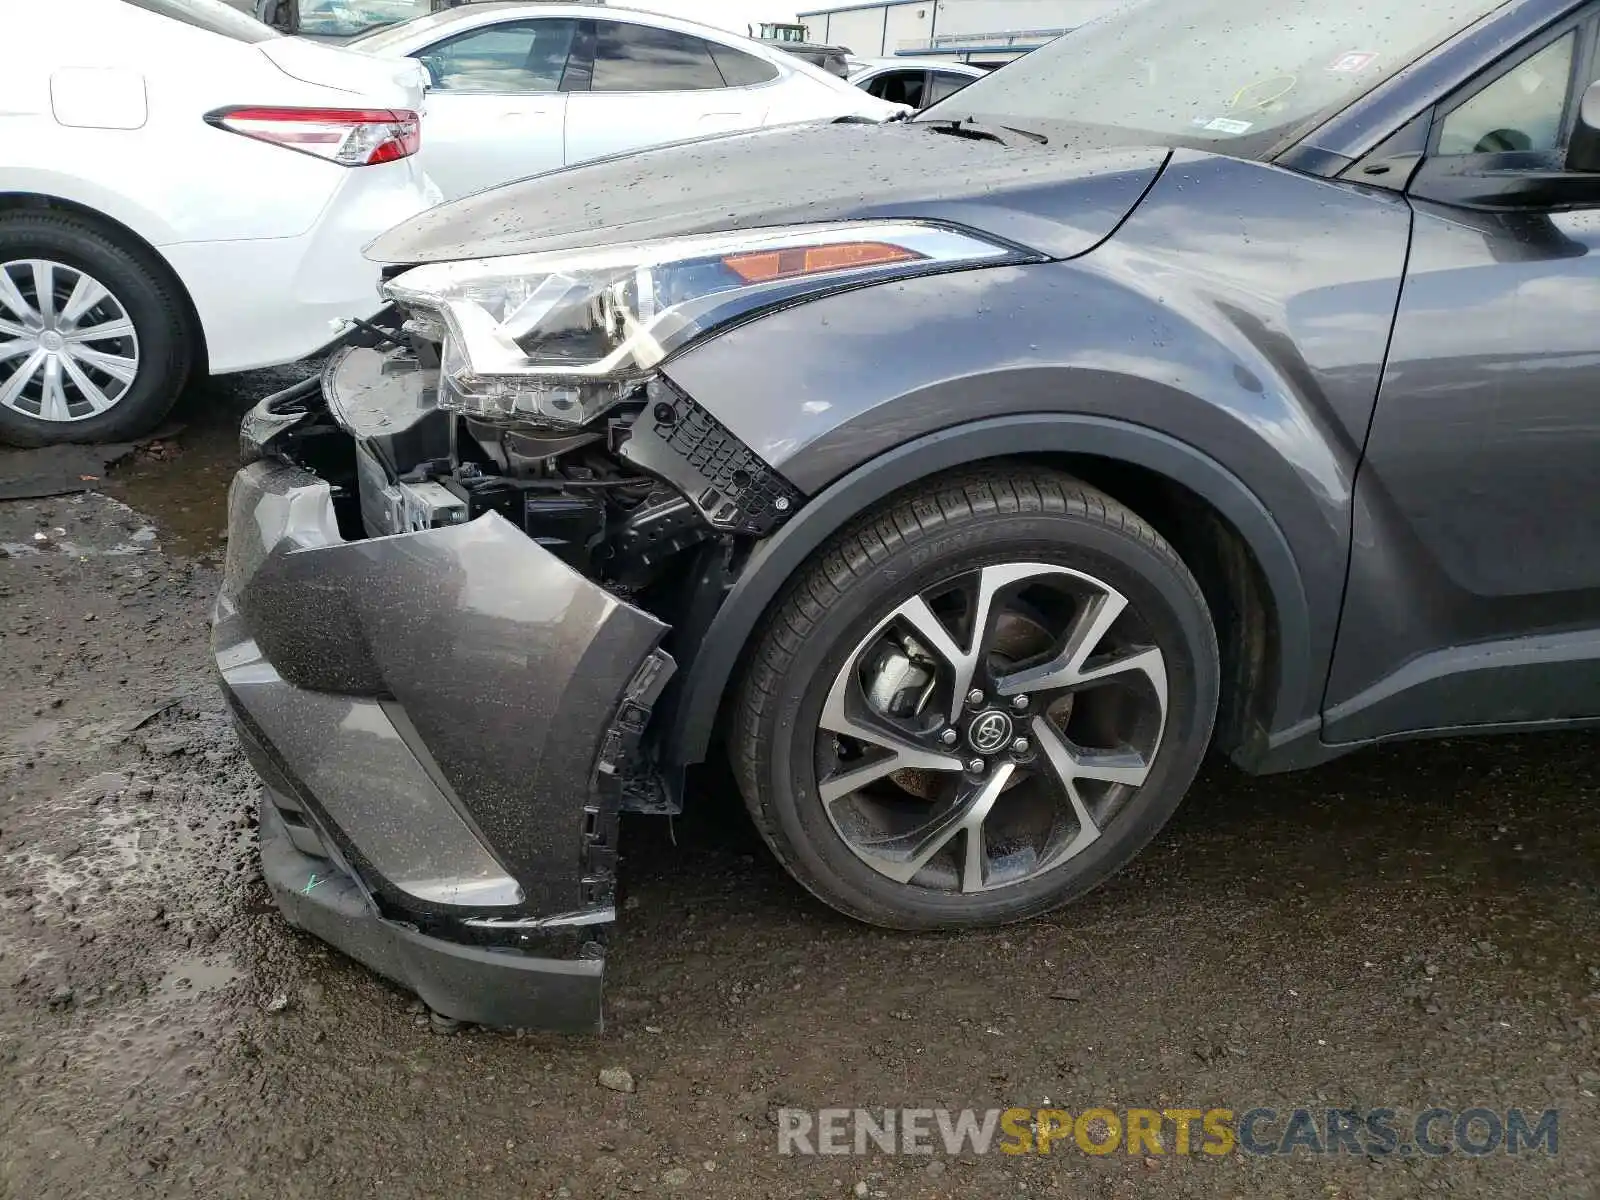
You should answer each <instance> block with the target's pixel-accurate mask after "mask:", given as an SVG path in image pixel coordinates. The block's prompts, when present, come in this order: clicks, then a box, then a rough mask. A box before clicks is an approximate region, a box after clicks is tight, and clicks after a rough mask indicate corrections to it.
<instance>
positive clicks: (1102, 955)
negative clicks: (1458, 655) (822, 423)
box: [0, 376, 1600, 1200]
mask: <svg viewBox="0 0 1600 1200" xmlns="http://www.w3.org/2000/svg"><path fill="white" fill-rule="evenodd" d="M281 382H282V378H281V376H280V377H276V378H275V377H272V376H252V377H245V378H242V379H240V380H237V381H235V382H233V383H232V384H229V385H227V386H212V387H211V388H209V389H204V390H197V391H196V392H195V394H193V395H192V396H190V397H189V398H188V400H187V402H186V404H185V406H184V408H183V409H181V410H180V413H179V416H180V418H182V419H183V420H185V421H187V422H188V423H189V425H188V428H187V429H186V430H185V431H184V432H183V433H182V434H181V435H179V436H177V437H176V438H174V439H172V440H170V441H167V442H164V443H162V444H161V445H159V446H157V447H155V448H154V449H153V450H147V451H145V452H144V453H142V454H141V455H140V456H139V457H138V458H137V459H135V460H133V461H132V462H130V463H128V464H125V465H124V467H123V468H122V469H120V470H119V471H118V472H116V473H114V474H113V475H112V476H111V477H110V478H108V479H106V480H104V481H94V482H93V486H96V487H101V488H103V489H104V491H103V492H95V493H90V494H86V495H82V496H77V497H67V498H60V499H52V500H42V501H17V502H10V503H6V504H3V505H0V546H3V547H4V551H5V553H4V556H3V557H0V695H3V697H4V704H3V712H4V721H3V722H0V1195H7V1196H17V1197H44V1196H51V1197H53V1196H117V1197H122V1196H134V1197H138V1196H167V1195H172V1196H187V1195H204V1196H208V1197H229V1196H273V1197H278V1196H285V1197H302V1196H303V1197H317V1198H319V1200H338V1198H341V1197H367V1196H372V1195H381V1196H385V1197H412V1196H418V1197H421V1196H447V1195H448V1196H455V1195H461V1196H466V1195H472V1196H482V1197H495V1196H508V1197H509V1196H516V1197H534V1196H571V1197H607V1196H633V1195H645V1196H665V1195H682V1196H688V1197H709V1198H714V1200H733V1198H739V1200H742V1198H744V1197H769V1196H770V1197H780V1196H782V1197H787V1196H796V1197H799V1196H805V1197H830V1196H840V1197H844V1196H859V1195H870V1196H876V1197H922V1196H949V1197H983V1198H985V1200H988V1198H992V1197H999V1196H1010V1195H1023V1194H1035V1195H1052V1196H1074V1197H1077V1196H1087V1197H1122V1196H1130V1197H1131V1196H1156V1197H1169V1196H1213V1195H1215V1196H1274V1197H1281V1196H1295V1197H1298V1196H1316V1197H1368V1196H1380V1197H1403V1196H1404V1197H1409V1196H1415V1195H1422V1194H1431V1193H1441V1194H1448V1195H1453V1196H1494V1197H1507V1196H1536V1197H1557V1196H1562V1197H1578V1196H1593V1195H1596V1194H1597V1187H1600V1185H1597V1184H1596V1182H1595V1180H1596V1179H1600V1174H1597V1162H1596V1152H1595V1151H1596V1133H1597V1131H1600V1112H1597V1105H1600V1100H1597V1099H1596V1094H1597V1093H1600V1055H1597V1042H1596V1036H1595V1022H1596V1020H1597V1019H1600V936H1597V933H1596V930H1597V928H1600V879H1597V870H1596V864H1597V862H1600V804H1597V800H1600V784H1597V782H1596V770H1595V768H1596V765H1597V763H1600V737H1596V736H1593V735H1570V736H1547V737H1543V738H1538V739H1531V738H1530V739H1506V740H1494V741H1484V742H1479V743H1468V742H1461V743H1433V744H1419V745H1410V746H1402V747H1396V748H1393V749H1389V750H1384V751H1381V752H1374V753H1368V754H1362V755H1358V756H1355V757H1352V758H1349V759H1346V760H1344V761H1343V762H1340V763H1336V764H1334V765H1332V766H1330V767H1326V768H1323V769H1321V770H1320V771H1317V772H1313V773H1309V774H1303V775H1298V776H1289V777H1280V778H1275V779H1265V780H1252V779H1248V778H1246V777H1244V776H1242V775H1240V774H1239V773H1238V772H1236V771H1234V770H1232V769H1231V768H1229V767H1227V766H1225V765H1216V766H1213V767H1211V768H1209V769H1208V770H1207V772H1206V773H1205V774H1204V775H1203V777H1202V779H1201V782H1200V784H1199V785H1198V786H1197V788H1196V790H1195V793H1194V795H1193V797H1192V798H1191V799H1190V800H1189V802H1188V803H1187V804H1186V805H1185V806H1184V807H1183V809H1182V810H1181V811H1180V813H1179V815H1178V816H1177V818H1176V819H1175V820H1174V821H1173V823H1172V825H1171V826H1170V827H1169V829H1168V830H1167V831H1166V833H1165V834H1164V835H1163V837H1162V838H1161V839H1160V840H1159V841H1158V843H1157V844H1156V845H1155V846H1154V847H1153V848H1152V849H1151V850H1150V851H1149V852H1147V853H1146V854H1145V856H1144V857H1143V858H1142V859H1141V860H1140V861H1139V862H1138V863H1137V864H1136V865H1135V866H1134V867H1133V868H1132V869H1130V870H1129V871H1127V872H1126V873H1124V874H1123V875H1122V876H1121V877H1119V878H1118V879H1116V880H1115V881H1114V882H1113V883H1112V884H1111V885H1109V886H1108V887H1106V888H1104V889H1103V890H1101V891H1100V892H1099V893H1097V894H1095V895H1094V896H1092V897H1091V898H1089V899H1088V900H1087V901H1085V902H1083V903H1080V904H1079V905H1077V906H1076V907H1074V908H1072V909H1070V910H1069V911H1067V912H1064V913H1061V914H1059V915H1057V916H1055V917H1052V918H1050V919H1048V920H1044V921H1040V922H1037V923H1034V924H1030V925H1026V926H1022V927H1017V928H1013V929H1010V930H1006V931H1003V932H999V933H989V934H981V935H966V936H929V937H909V936H903V935H892V934H885V933H880V932H875V931H872V930H868V929H865V928H862V927H859V926H856V925H853V924H851V923H849V922H847V921H845V920H843V919H841V918H839V917H837V916H835V915H833V914H832V913H831V912H829V911H827V910H825V909H824V908H822V907H821V906H819V905H818V904H817V903H815V902H813V901H812V900H810V899H809V898H808V897H807V896H806V895H805V894H804V893H803V892H801V891H800V889H798V888H797V887H796V886H794V885H793V884H791V883H790V882H789V880H788V879H787V878H786V877H785V876H784V875H783V874H782V873H781V872H780V871H779V869H778V868H777V867H776V866H775V865H774V864H773V862H772V861H771V860H770V859H769V858H768V856H767V855H766V853H765V852H764V850H763V848H762V847H761V846H760V844H759V843H758V841H757V840H756V838H755V837H754V835H753V834H752V832H751V830H750V829H749V827H748V825H747V823H746V820H745V818H744V815H743V812H742V810H741V809H740V807H739V806H738V804H737V802H736V800H735V799H734V797H733V796H732V795H731V794H730V791H729V788H728V786H727V784H726V782H725V781H723V780H721V779H720V778H718V777H716V776H712V777H708V778H707V779H705V780H702V781H701V783H700V785H699V787H698V788H697V792H696V795H695V797H694V800H695V803H694V805H693V808H692V810H691V812H690V813H689V814H688V815H687V816H686V817H685V818H682V819H680V820H678V821H677V822H675V823H674V824H673V825H671V826H669V825H668V823H667V822H665V821H664V820H661V819H643V818H640V819H632V820H629V821H626V822H625V824H624V829H623V846H624V851H625V855H624V859H623V863H622V878H623V884H624V889H625V896H626V901H625V904H624V913H623V916H624V919H623V921H622V924H621V928H620V931H619V935H618V938H617V940H616V942H615V944H614V950H613V953H612V956H611V967H610V971H611V974H610V990H609V999H608V1010H607V1021H608V1029H607V1031H606V1033H605V1034H603V1035H600V1036H596V1037H581V1038H562V1037H554V1036H543V1035H539V1036H520V1037H519V1036H516V1035H511V1034H502V1033H491V1032H485V1031H481V1030H469V1031H466V1032H462V1033H457V1034H455V1035H453V1036H445V1035H441V1034H438V1033H435V1032H433V1030H432V1029H431V1027H430V1025H429V1020H428V1017H427V1015H426V1014H424V1013H422V1012H420V1011H419V1010H418V1006H417V1005H416V1004H414V1003H413V1002H412V1001H411V999H410V998H409V997H407V996H406V995H403V994H401V993H400V992H399V991H397V990H396V989H394V988H392V987H390V986H389V985H387V984H385V983H383V982H382V981H380V980H378V979H377V978H375V977H374V976H372V975H371V974H369V973H368V972H366V971H365V970H363V969H361V968H359V967H356V966H355V965H353V964H351V963H350V962H348V961H346V960H344V959H342V958H341V957H340V956H339V955H337V954H336V953H334V952H331V951H329V950H327V949H326V948H324V947H322V946H321V945H319V944H318V943H317V942H315V941H313V940H312V939H310V938H308V937H305V936H302V935H298V934H295V933H293V932H291V931H290V930H289V929H288V928H287V926H285V924H284V923H283V921H282V920H281V919H280V918H279V917H278V915H277V914H276V912H275V911H274V909H273V908H272V906H271V904H270V902H269V900H268V898H267V895H266V892H265V890H264V888H263V886H262V884H261V882H260V878H259V875H258V872H257V869H256V863H255V857H254V846H253V815H252V813H253V807H254V788H253V783H252V779H251V775H250V772H249V770H248V768H247V767H246V765H245V763H244V761H243V759H242V758H241V756H240V754H239V751H238V749H237V748H236V746H235V744H234V741H233V737H232V735H231V733H230V732H229V729H228V727H227V723H226V721H225V720H224V717H223V712H222V705H221V703H220V701H219V699H218V696H217V694H216V692H215V691H214V689H213V687H212V684H211V680H210V677H209V675H208V672H207V661H206V645H205V638H206V626H205V614H206V611H207V608H208V605H209V603H210V599H211V597H212V594H213V592H214V590H215V588H216V585H217V575H218V568H219V565H220V552H221V547H222V525H223V514H222V498H223V492H224V488H225V484H226V479H227V477H228V475H229V474H230V473H231V469H232V466H231V463H232V452H233V428H234V424H235V422H236V420H237V416H238V414H239V412H240V411H241V410H242V409H243V408H244V407H245V406H246V405H247V404H248V403H249V402H250V400H251V399H252V398H253V397H254V396H256V395H259V394H260V393H261V392H263V391H265V390H269V389H270V388H271V387H272V386H275V385H278V384H280V383H281ZM36 535H38V536H36ZM608 1067H622V1068H625V1069H626V1070H628V1071H629V1072H631V1074H632V1076H633V1078H634V1080H635V1081H636V1087H637V1090H636V1092H634V1093H633V1094H626V1093H620V1092H615V1091H610V1090H607V1089H605V1088H602V1087H600V1086H598V1084H597V1076H598V1073H599V1072H600V1071H601V1070H602V1068H608ZM1044 1103H1050V1104H1054V1105H1059V1106H1062V1107H1065V1108H1069V1109H1072V1110H1078V1109H1082V1108H1086V1107H1089V1106H1091V1105H1105V1106H1109V1107H1112V1108H1124V1107H1128V1106H1150V1107H1175V1106H1176V1107H1181V1106H1191V1107H1195V1108H1208V1107H1228V1108H1232V1109H1235V1110H1236V1111H1242V1110H1245V1109H1248V1108H1251V1107H1253V1106H1256V1105H1270V1106H1274V1107H1276V1108H1278V1109H1289V1108H1293V1107H1295V1106H1297V1105H1311V1106H1316V1107H1326V1106H1328V1105H1337V1106H1349V1107H1355V1108H1361V1109H1366V1108H1372V1107H1393V1108H1396V1109H1409V1110H1412V1111H1416V1110H1420V1109H1422V1108H1426V1107H1428V1106H1429V1105H1432V1104H1438V1105H1442V1106H1447V1107H1452V1108H1458V1109H1459V1108H1466V1107H1469V1106H1472V1105H1476V1104H1482V1105H1486V1106H1488V1107H1491V1108H1496V1109H1501V1110H1504V1109H1505V1108H1508V1107H1512V1106H1519V1105H1520V1106H1523V1107H1525V1108H1529V1109H1535V1110H1542V1109H1546V1108H1559V1109H1560V1110H1561V1125H1560V1141H1559V1150H1558V1153H1557V1154H1556V1155H1555V1156H1553V1157H1550V1156H1546V1155H1543V1154H1531V1155H1530V1154H1527V1153H1524V1154H1521V1155H1517V1156H1515V1157H1512V1156H1509V1155H1506V1154H1491V1155H1488V1156H1485V1157H1477V1158H1473V1157H1466V1156H1463V1155H1461V1154H1459V1153H1457V1154H1454V1155H1449V1156H1445V1157H1442V1158H1438V1159H1434V1158H1423V1157H1418V1156H1415V1155H1413V1156H1409V1157H1404V1156H1392V1157H1389V1158H1387V1159H1378V1158H1367V1157H1355V1156H1343V1157H1338V1158H1314V1157H1310V1156H1308V1155H1306V1154H1305V1153H1299V1154H1296V1155H1294V1156H1292V1157H1289V1158H1259V1157H1251V1156H1247V1155H1243V1154H1237V1153H1236V1154H1233V1155H1229V1156H1225V1157H1222V1158H1221V1159H1218V1160H1212V1159H1208V1158H1203V1157H1189V1158H1183V1159H1179V1158H1175V1157H1171V1156H1165V1157H1154V1156H1150V1155H1147V1154H1145V1155H1134V1156H1131V1157H1130V1156H1129V1155H1127V1154H1124V1153H1120V1152H1119V1153H1117V1154H1113V1155H1108V1156H1106V1157H1103V1158H1093V1157H1089V1156H1087V1155H1084V1154H1081V1153H1078V1152H1076V1151H1072V1150H1070V1149H1068V1150H1067V1151H1062V1150H1060V1149H1058V1150H1057V1151H1056V1152H1055V1153H1053V1154H1052V1155H1051V1156H1050V1157H1049V1158H1041V1157H1028V1158H1007V1157H1004V1156H1001V1155H998V1154H994V1155H990V1156H987V1157H984V1158H982V1159H972V1158H970V1157H969V1158H967V1159H948V1158H945V1157H944V1156H943V1155H940V1156H937V1157H936V1158H935V1159H934V1160H932V1161H930V1160H928V1159H926V1158H914V1157H913V1158H906V1157H896V1158H891V1157H887V1156H883V1155H876V1156H869V1157H865V1158H845V1159H839V1158H831V1159H816V1158H813V1159H804V1158H795V1157H780V1156H779V1155H778V1154H777V1152H776V1133H775V1129H774V1125H773V1120H774V1113H775V1110H776V1109H778V1108H780V1107H784V1106H795V1107H803V1108H818V1107H822V1106H855V1105H862V1106H874V1107H877V1106H894V1107H901V1106H915V1107H924V1106H925V1107H951V1108H961V1107H966V1106H973V1107H976V1108H980V1109H987V1108H991V1107H1006V1106H1010V1105H1024V1106H1035V1105H1040V1104H1044Z"/></svg>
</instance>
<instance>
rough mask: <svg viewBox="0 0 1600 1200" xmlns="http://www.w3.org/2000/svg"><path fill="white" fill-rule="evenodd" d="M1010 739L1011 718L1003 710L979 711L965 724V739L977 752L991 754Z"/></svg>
mask: <svg viewBox="0 0 1600 1200" xmlns="http://www.w3.org/2000/svg"><path fill="white" fill-rule="evenodd" d="M1010 740H1011V718H1010V717H1008V716H1007V715H1006V714H1005V713H1003V712H996V711H993V710H991V711H989V712H983V713H979V714H978V715H977V716H975V717H973V718H972V724H970V725H968V726H967V741H968V742H970V743H971V744H972V748H973V749H974V750H976V751H977V752H978V753H979V754H993V753H994V752H995V751H996V750H998V749H1000V747H1002V746H1004V745H1005V744H1006V743H1007V742H1009V741H1010Z"/></svg>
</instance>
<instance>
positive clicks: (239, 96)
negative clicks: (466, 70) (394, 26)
mask: <svg viewBox="0 0 1600 1200" xmlns="http://www.w3.org/2000/svg"><path fill="white" fill-rule="evenodd" d="M4 20H5V23H6V31H7V34H8V35H9V38H10V44H12V45H15V46H26V47H28V48H29V49H28V53H26V54H24V55H22V56H20V57H19V58H17V59H16V60H15V61H14V62H13V63H12V64H11V65H10V66H9V67H8V68H7V70H6V71H4V72H3V73H0V441H9V442H14V443H17V444H21V445H41V444H45V443H50V442H62V441H115V440H121V439H126V438H130V437H135V436H137V435H139V434H141V433H144V432H146V431H148V430H149V429H150V428H152V427H153V426H154V425H155V424H156V423H157V422H159V421H160V420H161V418H162V417H163V416H164V415H166V412H167V410H168V409H169V408H170V407H171V406H172V402H173V401H174V400H175V399H176V398H177V395H178V393H179V391H181V390H182V388H183V385H184V382H185V381H186V380H187V379H188V378H189V377H190V376H191V375H192V374H195V373H197V372H200V371H203V370H206V369H207V368H209V370H210V371H211V372H213V373H221V372H225V371H242V370H245V369H248V368H251V367H262V366H269V365H273V364H277V363H284V362H291V361H293V360H295V359H298V358H302V357H304V356H306V355H308V354H310V353H312V352H314V351H316V350H318V349H320V348H321V347H322V346H324V345H326V344H327V343H328V342H330V341H332V340H334V338H335V337H336V336H337V335H338V333H339V332H340V330H341V329H342V328H343V327H344V322H345V320H346V318H349V317H367V316H371V315H373V314H374V313H375V312H376V311H377V310H378V309H379V308H380V307H381V306H382V301H381V300H380V298H379V296H378V282H379V279H378V268H377V267H376V266H375V265H373V264H372V263H371V262H369V261H367V260H366V259H365V258H364V257H363V256H362V254H361V248H362V246H364V245H366V243H368V242H370V241H371V240H372V239H373V238H374V237H376V236H377V235H378V234H380V233H382V232H383V231H384V230H386V229H388V228H389V227H390V226H392V225H394V224H396V223H397V222H400V221H403V220H405V219H406V218H408V217H411V216H414V215H415V214H416V213H418V212H420V211H422V210H423V209H425V208H428V207H429V206H430V205H432V204H433V203H436V202H437V200H438V198H439V196H438V192H437V189H435V188H433V187H432V186H431V185H430V184H429V183H428V182H427V180H426V178H425V176H424V174H423V172H422V170H421V168H420V166H419V164H418V161H417V158H416V150H417V145H418V139H419V137H420V126H419V119H418V113H419V110H420V109H421V108H422V101H423V85H424V82H425V76H424V73H423V72H422V71H421V70H420V69H419V68H418V66H417V65H416V64H415V63H409V62H405V63H396V62H388V61H383V60H378V59H373V58H370V57H367V56H364V55H359V54H352V53H350V52H349V51H344V50H336V49H332V48H329V47H327V46H319V45H316V44H314V43H312V42H308V41H303V40H301V39H299V38H286V37H280V36H279V35H278V34H277V33H275V32H273V31H272V30H270V29H268V28H267V27H266V26H264V25H262V24H260V23H259V22H257V21H255V20H253V19H251V18H250V17H248V16H245V15H243V14H241V13H239V12H238V11H236V10H234V9H232V8H229V7H228V6H226V5H224V4H222V3H221V2H220V0H49V3H39V4H32V3H30V4H14V5H12V6H10V7H8V8H6V15H5V18H4Z"/></svg>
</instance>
